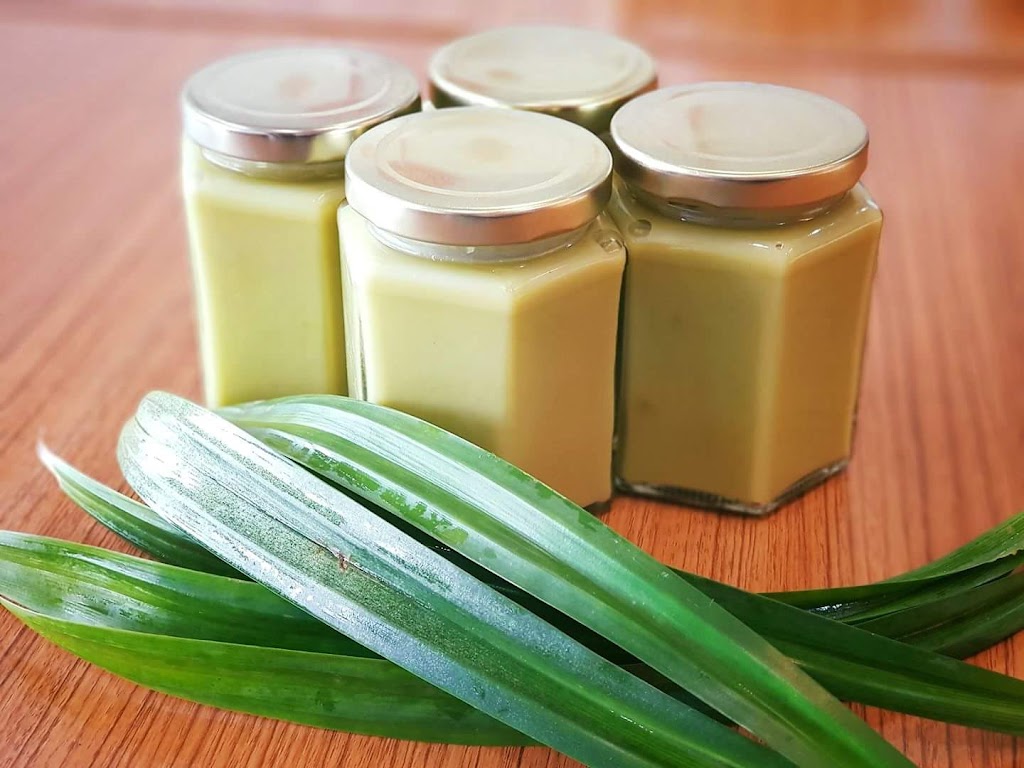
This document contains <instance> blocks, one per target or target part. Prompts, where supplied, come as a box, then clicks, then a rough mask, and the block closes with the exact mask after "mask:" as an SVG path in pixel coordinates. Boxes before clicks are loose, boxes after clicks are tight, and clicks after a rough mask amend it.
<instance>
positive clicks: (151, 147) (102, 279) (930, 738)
mask: <svg viewBox="0 0 1024 768" xmlns="http://www.w3.org/2000/svg"><path fill="white" fill-rule="evenodd" d="M4 18H6V17H5V16H4V14H3V12H2V11H0V85H2V87H0V114H3V115H4V120H3V122H2V124H0V146H4V147H6V148H11V147H14V148H16V151H14V152H11V151H8V152H7V153H5V156H4V163H3V164H0V201H2V203H3V205H0V232H2V233H3V237H2V238H0V526H2V527H5V528H17V529H22V530H29V531H35V532H40V533H45V534H49V535H56V536H61V537H65V538H70V539H76V540H82V541H87V542H89V543H98V544H103V545H108V546H114V547H117V548H122V547H120V545H118V544H117V543H116V542H115V541H114V539H113V537H112V536H110V535H108V534H104V533H102V532H101V531H100V530H99V528H98V527H97V526H95V525H93V524H92V523H90V522H88V520H87V519H86V518H85V517H84V515H82V514H81V513H79V512H77V511H76V510H75V509H74V508H73V507H72V505H70V504H69V503H68V502H66V501H64V500H63V499H62V498H61V496H60V494H59V493H58V492H57V490H56V489H55V488H54V486H53V484H52V482H51V481H50V480H49V479H48V478H47V477H46V476H45V473H44V472H43V471H42V469H41V468H40V467H39V466H38V463H37V462H36V460H35V458H34V456H33V447H34V442H35V440H36V438H37V437H38V435H39V434H40V432H43V434H44V435H45V437H46V439H47V441H48V442H50V443H51V444H52V445H53V447H54V448H56V449H57V450H58V451H59V452H61V453H62V454H64V455H65V456H67V457H68V458H69V459H71V460H72V461H74V462H75V463H77V464H78V465H80V466H82V467H83V468H84V469H86V470H87V471H89V472H92V473H94V474H96V475H98V476H99V477H100V478H102V479H104V480H107V481H110V482H115V483H116V482H118V474H117V470H116V464H115V461H114V456H113V447H114V443H115V440H116V435H117V431H118V429H119V426H120V424H121V423H122V422H123V421H124V419H125V418H127V416H128V415H129V414H130V413H131V412H132V410H133V409H134V407H135V404H136V403H137V401H138V398H139V397H140V396H141V395H142V394H143V393H144V392H145V391H147V390H149V389H154V388H165V389H169V390H173V391H176V392H180V393H182V394H185V395H189V396H193V397H194V396H196V395H197V394H198V376H197V373H196V369H195V353H194V329H193V325H192V320H191V299H190V293H189V284H188V272H187V262H186V257H185V244H184V236H183V225H182V220H181V211H180V203H179V200H178V192H177V136H178V128H179V123H178V116H177V105H176V94H177V89H178V87H179V84H180V81H181V80H182V79H183V78H184V77H185V75H187V73H188V72H189V71H191V70H192V69H193V68H194V67H196V66H197V65H198V64H200V63H201V62H203V61H205V60H208V59H210V58H213V57H215V56H218V55H221V54H223V53H225V52H229V51H232V50H238V49H240V48H246V47H253V46H256V45H264V44H268V43H271V42H277V39H276V38H271V37H269V36H268V34H267V33H266V32H265V31H259V30H258V31H257V32H255V33H254V34H253V35H244V34H237V33H235V34H226V33H224V32H222V31H214V32H202V31H190V30H187V29H177V30H173V31H160V30H157V29H152V28H149V27H141V26H140V27H135V28H125V27H118V26H115V27H109V28H108V27H105V26H103V25H99V24H93V23H89V24H68V25H62V24H58V23H55V22H48V23H32V22H25V21H23V20H22V21H18V20H17V19H23V18H24V16H23V15H22V14H20V13H19V14H15V15H14V16H12V17H10V18H14V19H15V20H14V21H8V22H7V23H3V20H4ZM364 42H365V41H364ZM373 44H374V46H375V47H379V48H383V49H384V50H385V51H387V52H388V53H390V54H392V55H395V56H397V57H398V58H400V59H401V60H402V61H404V62H406V63H407V64H408V65H410V66H413V67H416V68H417V69H422V66H423V63H424V61H425V59H426V57H427V56H428V55H429V51H430V49H431V46H432V45H433V42H432V39H431V37H430V35H425V36H422V37H420V36H413V37H412V39H399V38H397V37H396V38H394V39H391V40H389V41H386V42H385V43H384V44H383V45H382V44H380V41H374V42H373ZM656 45H657V46H658V48H657V51H658V53H659V57H660V58H661V60H662V62H663V71H664V74H665V77H664V80H665V82H680V81H685V80H692V79H698V78H699V79H706V78H730V77H741V78H750V77H755V78H758V79H768V80H776V81H779V82H784V83H788V84H793V85H798V86H802V87H810V88H813V89H815V90H819V91H821V92H823V93H826V94H828V95H831V96H834V97H836V98H839V99H841V100H843V101H845V102H846V103H848V104H849V105H850V106H852V107H853V108H855V109H857V110H858V111H859V112H861V114H863V115H864V117H865V118H866V119H867V121H868V123H869V125H870V126H871V129H872V167H871V170H870V171H869V177H868V183H869V186H870V187H871V188H872V190H873V192H874V193H875V194H876V196H877V197H878V199H879V201H880V202H881V204H882V206H883V208H884V210H885V211H886V214H887V220H886V231H885V235H884V239H883V252H882V257H881V268H880V273H879V278H878V282H877V287H876V296H875V298H876V301H875V305H874V311H873V314H872V319H871V324H870V331H869V334H870V338H869V347H868V354H867V359H866V370H865V376H864V392H863V398H862V403H861V415H860V424H859V433H858V438H857V448H856V457H855V460H854V462H853V465H852V467H851V469H850V471H849V472H848V473H847V474H846V475H844V476H842V477H840V478H838V479H837V480H835V481H833V482H830V483H829V484H827V485H826V486H824V487H822V488H820V489H818V490H816V491H814V492H812V493H811V494H809V495H808V496H807V497H805V498H804V499H803V500H801V501H800V502H798V503H797V504H795V505H793V506H791V507H789V508H787V509H786V510H784V511H783V512H782V513H780V514H779V515H776V516H775V517H773V518H770V519H768V520H764V521H756V520H748V519H741V518H734V517H721V516H716V515H712V514H708V513H701V512H694V511H689V510H683V509H678V508H672V507H669V506H666V505H661V504H656V503H651V502H644V501H638V500H630V499H620V500H617V501H616V503H615V505H614V508H613V511H612V512H611V514H610V515H609V516H608V521H609V522H610V523H611V524H612V525H613V526H615V527H616V528H617V529H618V530H620V531H622V532H623V533H625V534H626V535H628V536H630V538H632V539H633V540H634V541H637V542H638V543H640V545H641V546H643V547H645V548H646V549H647V550H648V551H650V552H652V553H653V554H655V555H656V556H658V557H660V558H661V559H663V560H665V561H667V562H670V563H672V564H674V565H678V566H680V567H686V568H689V569H692V570H695V571H698V572H701V573H705V574H708V575H711V576H714V577H716V578H720V579H723V580H726V581H729V582H732V583H736V584H739V585H741V586H744V587H746V588H750V589H795V588H801V587H810V586H820V585H839V584H848V583H854V582H858V581H865V580H871V579H876V578H881V577H884V576H886V575H889V574H892V573H895V572H897V571H899V570H901V569H904V568H907V567H910V566H913V565H917V564H919V563H921V562H924V561H925V560H927V559H929V558H931V557H934V556H936V555H939V554H941V553H943V552H944V551H946V550H948V549H950V548H952V547H953V546H956V545H957V544H959V543H961V542H963V541H964V540H965V539H967V538H968V537H970V536H972V535H974V534H976V533H978V532H979V531H981V530H983V529H984V528H986V527H988V526H990V525H992V524H993V523H995V522H996V521H998V520H1000V519H1002V518H1004V517H1005V516H1007V515H1008V514H1010V513H1011V512H1013V511H1015V510H1017V509H1020V508H1022V507H1024V472H1022V469H1024V465H1022V456H1024V451H1022V448H1024V394H1022V393H1024V389H1022V387H1021V381H1022V380H1024V355H1022V354H1021V350H1022V349H1024V317H1022V313H1021V309H1022V308H1024V287H1022V286H1024V256H1022V254H1024V223H1022V220H1021V217H1020V216H1019V215H1018V214H1017V212H1016V205H1015V200H1016V197H1017V196H1018V195H1019V192H1018V189H1019V184H1020V179H1021V178H1024V149H1022V146H1021V144H1022V143H1021V141H1020V138H1019V134H1020V126H1021V125H1024V87H1022V86H1024V82H1022V78H1021V77H1020V76H1018V75H1016V74H1014V73H1013V72H1011V71H1008V70H1006V69H1002V70H1000V71H998V72H990V73H986V72H984V71H981V70H979V69H978V68H976V67H970V68H968V69H966V70H965V71H964V72H963V73H960V72H951V71H950V70H949V68H946V67H943V68H941V69H940V70H937V71H934V72H932V71H928V70H926V69H918V68H913V69H906V68H904V69H899V70H896V71H893V72H889V71H886V70H884V69H882V68H878V67H871V68H868V69H863V70H859V69H852V68H847V67H841V68H835V69H828V68H826V69H821V68H816V67H815V68H808V67H802V66H797V65H796V64H794V63H793V62H787V61H786V60H784V59H773V60H771V61H767V62H766V61H764V60H762V59H761V57H759V56H757V57H750V56H747V57H743V56H735V57H722V58H718V59H714V60H711V61H708V60H707V59H706V58H704V57H703V56H702V55H701V54H700V52H699V51H697V52H691V53H688V52H687V51H686V50H685V49H674V48H669V47H667V46H666V45H665V44H664V43H656ZM1022 651H1024V640H1021V639H1016V640H1014V641H1011V642H1009V643H1005V644H1003V645H1001V646H1000V647H998V648H996V649H993V650H991V651H988V652H986V653H984V654H981V655H980V656H979V658H978V659H977V662H978V663H979V664H982V665H984V666H986V667H988V668H991V669H995V670H998V671H1002V672H1008V673H1010V674H1014V675H1016V676H1018V677H1022V676H1024V653H1022ZM0 681H2V682H0V685H2V686H3V691H4V697H3V699H2V700H0V713H2V715H3V717H2V718H0V765H4V766H6V765H18V766H51V765H52V766H58V765H70V766H77V765H90V764H93V765H99V766H108V765H111V766H114V765H126V766H129V765H130V766H137V765H146V766H155V765H182V766H184V765H196V766H206V765H228V764H230V765H253V766H255V765H294V764H295V760H296V759H297V756H298V755H301V756H302V761H303V763H305V764H311V765H314V764H321V763H323V764H343V765H346V766H350V767H352V768H378V767H383V766H396V767H398V766H403V767H404V766H410V767H411V766H430V767H431V768H434V767H435V766H445V767H454V766H478V767H479V768H498V766H502V767H504V766H510V767H511V766H517V765H518V766H524V767H526V766H528V767H529V768H539V766H560V767H561V768H564V767H565V766H570V765H572V764H573V763H571V761H568V760H566V759H563V758H560V757H558V756H557V755H554V754H553V753H551V752H550V751H548V750H544V749H539V748H538V749H530V750H514V749H509V750H500V749H490V750H486V749H466V748H444V747H431V746H427V745H418V744H399V743H395V742H390V741H385V740H380V739H368V738H360V737H352V736H348V735H346V734H335V733H327V732H323V731H318V730H315V729H311V728H303V727H299V726H293V725H288V724H283V723H275V722H272V721H268V720H260V719H257V718H252V717H247V716H243V715H237V714H230V713H224V712H218V711H215V710H213V709H210V708H206V707H200V706H196V705H192V704H189V703H187V702H181V701H176V700H173V699H170V698H168V697H165V696H161V695H158V694H153V693H149V692H146V691H143V690H142V689H140V688H137V687H135V686H133V685H130V684H128V683H125V682H122V681H119V680H117V679H115V678H113V677H112V676H110V675H107V674H106V673H103V672H101V671H99V670H97V669H95V668H92V667H89V666H88V665H86V664H84V663H82V662H78V661H76V660H74V659H72V658H71V657H70V656H68V655H66V654H64V653H62V652H60V651H58V650H56V649H54V648H53V647H51V646H49V645H48V644H47V643H45V642H44V641H41V640H40V639H38V638H36V637H35V636H34V635H32V634H31V633H29V632H28V631H26V630H23V629H21V628H20V625H18V624H17V622H15V621H14V620H13V619H12V618H11V617H9V616H6V615H5V616H3V617H2V618H0ZM866 716H867V718H868V720H869V722H871V724H872V725H874V726H875V727H877V728H879V729H880V730H881V731H882V732H883V733H884V734H885V735H886V737H887V738H889V739H890V740H892V741H893V742H894V743H895V744H897V745H898V746H899V747H900V748H902V749H904V750H905V751H906V752H907V754H908V755H909V756H910V757H911V758H912V759H914V760H916V761H919V762H920V763H921V764H922V765H926V766H936V767H940V766H958V767H959V766H965V765H966V766H985V768H1010V767H1011V766H1016V765H1019V764H1020V759H1024V758H1018V750H1019V749H1020V743H1019V742H1018V741H1017V740H1014V739H1011V738H1009V737H1003V736H999V735H991V734H983V733H981V732H979V731H971V730H968V729H964V728H956V727H952V728H951V727H946V726H944V725H941V724H936V723H930V722H925V721H921V720H917V719H914V718H908V717H902V716H898V715H892V714H889V713H880V712H877V711H874V710H872V711H869V712H867V713H866Z"/></svg>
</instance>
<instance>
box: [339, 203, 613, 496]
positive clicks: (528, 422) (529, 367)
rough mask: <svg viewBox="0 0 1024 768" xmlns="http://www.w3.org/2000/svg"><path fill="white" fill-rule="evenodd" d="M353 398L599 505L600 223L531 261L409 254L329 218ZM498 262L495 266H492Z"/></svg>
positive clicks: (608, 359) (605, 367) (607, 272)
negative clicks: (336, 242) (417, 421)
mask: <svg viewBox="0 0 1024 768" xmlns="http://www.w3.org/2000/svg"><path fill="white" fill-rule="evenodd" d="M338 220H339V226H340V230H341V241H342V248H343V250H344V252H345V262H344V270H343V272H344V297H345V312H346V323H347V331H348V338H347V348H348V356H349V388H350V391H351V393H352V395H353V396H355V397H359V398H361V399H365V400H369V401H371V402H374V403H379V404H382V405H387V406H391V407H393V408H397V409H399V410H402V411H405V412H407V413H411V414H413V415H415V416H419V417H421V418H423V419H426V420H427V421H430V422H433V423H434V424H437V425H439V426H441V427H443V428H445V429H448V430H449V431H451V432H454V433H455V434H457V435H459V436H461V437H463V438H465V439H467V440H469V441H471V442H473V443H476V444H477V445H479V446H481V447H483V448H485V449H487V450H490V451H492V452H493V453H496V454H497V455H499V456H501V457H502V458H504V459H505V460H507V461H509V462H511V463H513V464H515V465H516V466H518V467H520V468H521V469H523V470H524V471H526V472H528V473H529V474H531V475H534V476H535V477H537V478H538V479H540V480H541V481H543V482H545V483H546V484H548V485H549V486H551V487H552V488H554V489H555V490H557V491H559V492H560V493H562V494H563V495H565V496H567V497H568V498H570V499H572V500H573V501H575V502H577V503H578V504H580V505H581V506H591V507H593V506H594V505H596V504H601V503H604V502H606V501H607V500H608V499H609V497H610V496H611V445H612V431H613V421H614V378H615V375H614V371H615V351H616V327H617V321H618V308H619V294H620V288H621V279H622V270H623V267H624V264H625V250H624V248H623V246H622V242H621V238H620V236H619V233H618V232H617V231H616V230H615V229H614V225H613V224H612V223H611V221H610V219H607V218H606V217H604V216H601V217H599V218H598V219H597V220H596V221H594V222H593V223H592V224H591V225H589V226H588V227H587V228H586V230H585V231H583V232H582V233H576V234H574V235H572V236H569V237H567V238H564V239H563V241H562V242H561V243H559V244H556V246H555V247H554V248H553V249H552V250H549V251H548V252H546V253H542V254H541V255H531V254H529V253H525V254H524V253H523V251H522V246H513V247H509V249H508V251H509V253H508V255H509V256H512V258H509V259H507V260H502V258H501V257H502V254H500V253H497V251H498V250H499V248H498V247H495V248H492V249H491V251H492V252H491V253H490V254H489V259H488V260H487V261H473V260H472V252H473V250H474V249H473V248H468V249H464V251H465V255H466V257H467V258H466V259H462V260H459V259H444V258H437V254H436V253H435V254H433V256H434V258H431V254H421V255H413V254H410V253H408V252H403V251H402V250H399V249H397V248H395V247H391V246H389V245H385V244H384V242H382V241H381V240H380V239H378V237H377V236H375V234H374V231H373V228H372V225H370V224H368V222H367V221H366V220H365V219H363V218H362V217H361V216H360V215H359V214H358V213H357V212H356V211H355V210H353V209H352V208H350V207H345V208H342V210H341V211H340V212H339V215H338ZM495 257H497V258H495Z"/></svg>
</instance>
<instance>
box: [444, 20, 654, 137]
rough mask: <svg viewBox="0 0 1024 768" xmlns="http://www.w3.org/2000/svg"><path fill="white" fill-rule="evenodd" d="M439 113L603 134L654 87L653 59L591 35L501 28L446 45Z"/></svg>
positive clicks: (568, 29)
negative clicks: (564, 124)
mask: <svg viewBox="0 0 1024 768" xmlns="http://www.w3.org/2000/svg"><path fill="white" fill-rule="evenodd" d="M429 75H430V98H431V100H432V101H433V102H434V104H435V105H437V106H439V107H450V106H471V105H478V106H489V107H514V108H517V109H525V110H529V111H532V112H543V113H545V114H549V115H555V116H556V117H561V118H563V119H565V120H570V121H572V122H574V123H577V124H579V125H582V126H583V127H584V128H587V129H589V130H591V131H593V132H594V133H599V134H600V133H604V132H606V131H607V130H608V123H609V121H610V120H611V117H612V115H613V114H614V113H615V110H617V109H618V108H619V107H620V106H622V104H624V103H625V102H626V101H628V100H629V99H631V98H633V97H634V96H636V95H637V94H640V93H643V92H644V91H647V90H650V89H651V88H653V87H654V86H655V85H656V84H657V74H656V72H655V66H654V60H653V59H652V58H651V57H650V56H649V55H648V54H647V52H646V51H644V50H643V49H642V48H639V47H637V46H635V45H633V44H632V43H629V42H626V41H625V40H622V39H620V38H618V37H614V36H612V35H608V34H605V33H603V32H598V31H596V30H592V29H577V28H573V27H546V26H531V27H503V28H499V29H492V30H488V31H486V32H481V33H480V34H477V35H471V36H469V37H463V38H460V39H458V40H455V41H454V42H451V43H449V44H448V45H446V46H445V47H444V48H442V49H441V50H439V51H438V52H437V53H435V54H434V57H433V58H432V59H431V61H430V67H429Z"/></svg>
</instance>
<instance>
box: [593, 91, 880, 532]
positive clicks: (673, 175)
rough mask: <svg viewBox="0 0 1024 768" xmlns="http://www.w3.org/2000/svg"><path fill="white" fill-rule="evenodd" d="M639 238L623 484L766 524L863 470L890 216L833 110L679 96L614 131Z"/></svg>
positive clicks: (860, 131)
mask: <svg viewBox="0 0 1024 768" xmlns="http://www.w3.org/2000/svg"><path fill="white" fill-rule="evenodd" d="M611 132H612V141H613V151H614V153H615V155H616V166H617V170H618V173H619V175H620V177H621V178H620V179H619V180H618V182H617V186H616V190H615V193H614V195H613V199H612V202H611V204H610V208H609V212H610V214H611V215H612V217H613V218H614V219H615V221H616V222H617V224H618V225H619V227H620V229H621V230H622V232H623V235H624V237H625V240H626V246H627V249H628V251H629V261H628V265H627V268H626V277H625V288H624V291H623V324H622V331H621V334H622V340H621V344H622V349H621V380H620V391H619V403H618V428H617V440H618V445H617V454H616V462H615V472H616V484H617V485H618V486H619V487H620V488H622V489H623V490H626V491H631V492H635V493H639V494H645V495H650V496H654V497H662V498H666V499H671V500H675V501H679V502H682V503H686V504H692V505H697V506H705V507H711V508H716V509H722V510H729V511H735V512H744V513H751V514H764V513H767V512H770V511H772V510H774V509H776V508H777V507H779V506H780V505H782V504H783V503H785V502H786V501H788V500H790V499H792V498H795V497H796V496H797V495H799V494H800V493H802V492H803V491H805V490H806V489H808V488H810V487H811V486H813V485H815V484H816V483H819V482H821V481H822V480H824V479H825V478H827V477H829V476H830V475H832V474H834V473H836V472H838V471H840V470H841V469H843V467H845V466H846V463H847V461H848V459H849V456H850V449H851V442H852V436H853V422H854V416H855V410H856V403H857V390H858V386H859V379H860V371H861V358H862V353H863V348H864V337H865V329H866V327H867V318H868V305H869V300H870V294H871V284H872V279H873V276H874V274H875V262H876V255H877V249H878V240H879V235H880V233H881V227H882V215H881V213H880V211H879V209H878V207H877V206H876V205H875V203H874V202H873V201H872V199H871V197H870V196H869V195H868V192H867V190H866V189H864V187H863V186H862V185H860V184H859V183H858V180H859V179H860V176H861V174H862V173H863V171H864V168H865V166H866V164H867V148H868V134H867V129H866V128H865V126H864V123H863V122H862V121H861V120H860V118H858V117H857V115H856V114H854V113H853V112H851V111H850V110H849V109H847V108H846V107H843V106H841V105H839V104H837V103H835V102H833V101H831V100H829V99H826V98H824V97H822V96H818V95H816V94H812V93H808V92H805V91H799V90H795V89H791V88H783V87H779V86H772V85H761V84H753V83H705V84H699V85H691V86H680V87H675V88H666V89H663V90H659V91H655V92H653V93H650V94H647V95H644V96H641V97H640V98H638V99H637V100H635V101H633V102H631V103H630V104H628V105H626V106H625V107H623V108H622V109H621V110H620V111H619V112H618V113H617V114H616V116H615V118H614V119H613V121H612V128H611Z"/></svg>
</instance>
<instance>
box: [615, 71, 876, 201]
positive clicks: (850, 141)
mask: <svg viewBox="0 0 1024 768" xmlns="http://www.w3.org/2000/svg"><path fill="white" fill-rule="evenodd" d="M611 133H612V143H613V150H614V151H615V154H616V158H615V159H616V170H617V171H618V172H619V174H620V175H621V176H622V177H623V179H624V180H625V181H627V182H628V183H629V184H631V185H634V186H636V187H638V188H639V189H641V190H643V191H644V192H647V193H648V194H650V195H653V196H655V197H658V198H662V199H664V200H668V201H680V200H681V201H696V202H699V203H704V204H707V205H712V206H716V207H721V208H784V207H793V206H803V205H813V204H815V203H818V202H823V201H825V200H828V199H830V198H833V197H836V196H838V195H841V194H843V193H844V192H846V191H847V190H849V189H850V188H851V187H853V185H854V184H856V183H857V180H858V179H860V177H861V174H863V173H864V168H865V167H866V166H867V158H868V131H867V128H866V127H865V125H864V122H863V121H862V120H861V119H860V118H859V117H858V116H857V115H856V114H855V113H854V112H853V111H852V110H850V109H848V108H846V107H844V106H843V105H841V104H838V103H836V102H834V101H832V100H831V99H827V98H825V97H824V96H819V95H818V94H816V93H810V92H808V91H801V90H797V89H795V88H785V87H782V86H777V85H765V84H761V83H728V82H722V83H700V84H697V85H683V86H678V87H673V88H663V89H661V90H657V91H654V92H653V93H648V94H645V95H643V96H640V97H639V98H637V99H635V100H634V101H632V102H630V103H629V104H627V105H625V106H624V107H623V108H622V109H620V110H619V111H618V113H617V114H616V115H615V117H614V118H613V120H612V128H611Z"/></svg>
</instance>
